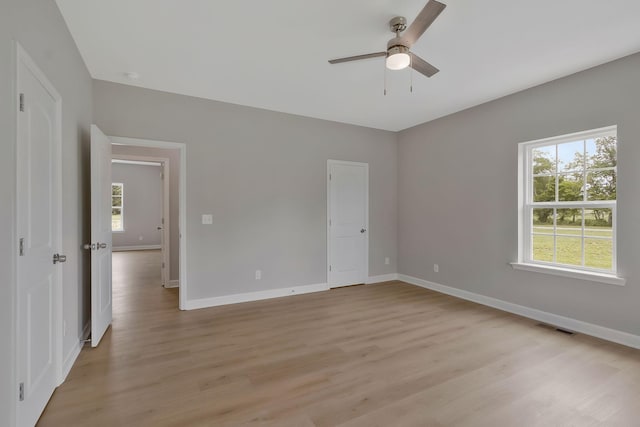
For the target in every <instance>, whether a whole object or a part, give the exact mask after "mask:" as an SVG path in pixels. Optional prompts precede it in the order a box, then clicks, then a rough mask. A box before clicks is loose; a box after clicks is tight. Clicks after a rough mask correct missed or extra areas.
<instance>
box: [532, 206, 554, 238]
mask: <svg viewBox="0 0 640 427" xmlns="http://www.w3.org/2000/svg"><path fill="white" fill-rule="evenodd" d="M531 219H532V223H533V224H532V225H533V232H534V233H553V209H548V208H545V209H533V215H531Z"/></svg>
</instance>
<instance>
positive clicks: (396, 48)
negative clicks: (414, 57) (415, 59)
mask: <svg viewBox="0 0 640 427" xmlns="http://www.w3.org/2000/svg"><path fill="white" fill-rule="evenodd" d="M397 53H407V54H408V53H409V46H407V42H406V41H404V40H402V38H401V37H394V38H392V39H391V40H389V42H388V43H387V56H391V55H395V54H397Z"/></svg>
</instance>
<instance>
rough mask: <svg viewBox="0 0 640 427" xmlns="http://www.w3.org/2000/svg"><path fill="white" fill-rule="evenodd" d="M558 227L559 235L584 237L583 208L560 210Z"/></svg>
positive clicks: (557, 219)
mask: <svg viewBox="0 0 640 427" xmlns="http://www.w3.org/2000/svg"><path fill="white" fill-rule="evenodd" d="M556 225H557V226H556V232H557V233H558V234H559V235H560V234H562V235H567V236H582V208H576V209H558V210H557V218H556Z"/></svg>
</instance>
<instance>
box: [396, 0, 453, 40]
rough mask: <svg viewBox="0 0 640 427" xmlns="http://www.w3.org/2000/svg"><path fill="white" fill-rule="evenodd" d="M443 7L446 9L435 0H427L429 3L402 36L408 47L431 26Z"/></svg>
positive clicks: (444, 5)
mask: <svg viewBox="0 0 640 427" xmlns="http://www.w3.org/2000/svg"><path fill="white" fill-rule="evenodd" d="M445 7H447V5H446V4H443V3H440V2H439V1H437V0H429V3H427V5H426V6H425V7H424V9H422V11H420V13H419V14H418V16H416V19H415V20H414V21H413V22H412V23H411V25H410V26H409V28H407V31H405V32H404V34H402V38H403V39H404V40H406V42H407V43H409V47H411V45H413V44H414V43H415V42H417V41H418V39H419V38H420V36H421V35H422V34H424V32H425V31H427V28H429V26H430V25H431V24H433V21H435V20H436V18H437V17H438V15H440V13H442V11H443V10H444V8H445Z"/></svg>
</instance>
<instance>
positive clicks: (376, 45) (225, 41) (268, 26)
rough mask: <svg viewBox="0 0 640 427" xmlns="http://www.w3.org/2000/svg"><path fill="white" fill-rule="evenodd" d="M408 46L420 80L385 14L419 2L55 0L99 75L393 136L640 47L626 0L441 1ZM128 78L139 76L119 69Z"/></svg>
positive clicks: (407, 10) (633, 9)
mask: <svg viewBox="0 0 640 427" xmlns="http://www.w3.org/2000/svg"><path fill="white" fill-rule="evenodd" d="M442 1H443V2H444V3H446V4H447V8H446V9H445V10H444V12H443V13H442V14H441V15H440V17H439V18H438V19H437V20H436V21H435V23H434V24H433V25H432V26H431V27H430V28H429V29H428V30H427V32H426V33H425V34H424V35H423V36H422V38H421V39H420V40H419V41H418V42H417V43H416V44H415V45H414V47H413V51H414V52H415V53H417V54H418V55H420V56H422V57H423V58H424V59H426V60H427V61H429V62H431V63H432V64H433V65H435V66H436V67H438V68H440V70H441V71H440V73H439V74H436V75H435V76H434V77H433V78H431V79H428V78H426V77H424V76H422V75H420V74H418V73H415V72H414V73H413V93H409V79H410V76H411V73H410V72H409V71H408V70H404V71H396V72H389V73H388V74H387V75H388V86H389V92H388V94H387V96H386V97H385V96H384V95H383V87H384V75H385V71H384V59H383V58H377V59H370V60H366V61H360V62H353V63H347V64H338V65H329V64H328V63H327V60H328V59H332V58H338V57H343V56H351V55H357V54H363V53H369V52H377V51H382V50H384V49H385V47H386V42H387V40H388V39H390V38H391V37H392V33H391V32H389V30H388V26H387V22H388V20H389V19H390V18H392V17H393V16H395V15H403V16H406V17H407V19H408V21H409V22H411V21H412V20H413V18H414V17H415V16H416V15H417V13H418V12H419V11H420V10H421V9H422V7H423V6H424V5H425V4H426V1H425V0H322V1H301V0H269V1H259V0H219V1H218V0H216V1H212V0H108V1H105V0H57V3H58V6H59V7H60V10H61V11H62V14H63V16H64V18H65V20H66V22H67V24H68V26H69V29H70V30H71V34H72V35H73V37H74V39H75V40H76V43H77V45H78V48H79V49H80V52H81V54H82V56H83V58H84V60H85V61H86V64H87V66H88V68H89V71H90V72H91V75H92V76H93V77H94V78H96V79H101V80H108V81H113V82H119V83H124V84H130V85H136V86H142V87H146V88H150V89H157V90H163V91H167V92H174V93H180V94H185V95H191V96H198V97H202V98H209V99H215V100H219V101H225V102H231V103H235V104H242V105H248V106H252V107H259V108H266V109H269V110H275V111H282V112H287V113H293V114H298V115H303V116H309V117H316V118H321V119H327V120H335V121H339V122H345V123H352V124H357V125H363V126H369V127H373V128H379V129H387V130H392V131H397V130H401V129H405V128H407V127H411V126H413V125H416V124H419V123H423V122H426V121H429V120H432V119H435V118H437V117H441V116H444V115H447V114H450V113H453V112H456V111H460V110H462V109H465V108H468V107H471V106H473V105H477V104H480V103H483V102H486V101H489V100H491V99H495V98H499V97H501V96H504V95H507V94H510V93H513V92H517V91H519V90H522V89H525V88H528V87H531V86H535V85H537V84H540V83H544V82H547V81H550V80H553V79H556V78H558V77H562V76H566V75H569V74H572V73H574V72H577V71H580V70H583V69H586V68H590V67H592V66H595V65H598V64H602V63H605V62H608V61H610V60H613V59H616V58H620V57H623V56H626V55H628V54H631V53H634V52H638V51H640V25H638V16H640V1H637V0H608V1H602V0H537V1H532V0H483V1H479V0H442ZM128 71H135V72H137V73H139V74H140V78H139V79H138V80H135V81H132V80H129V79H127V78H126V77H125V76H124V75H123V73H124V72H128Z"/></svg>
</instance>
